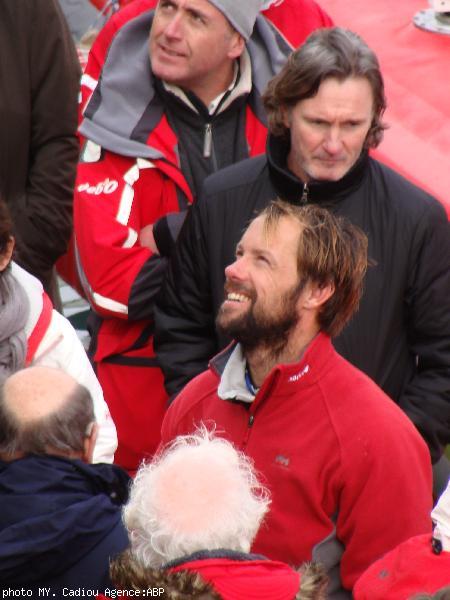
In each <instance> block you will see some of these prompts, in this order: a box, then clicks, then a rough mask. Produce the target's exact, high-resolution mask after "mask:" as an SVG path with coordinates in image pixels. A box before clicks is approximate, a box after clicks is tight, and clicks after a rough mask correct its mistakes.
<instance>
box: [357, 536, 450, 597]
mask: <svg viewBox="0 0 450 600" xmlns="http://www.w3.org/2000/svg"><path fill="white" fill-rule="evenodd" d="M430 540H431V536H430V535H419V536H416V537H413V538H411V539H409V540H407V541H406V542H404V543H403V544H400V545H399V546H398V547H397V548H395V549H394V550H392V551H391V552H388V553H387V554H386V556H384V557H383V558H382V559H380V560H378V561H377V562H376V563H374V564H373V565H372V566H371V567H369V568H368V569H367V571H366V572H365V573H364V574H363V575H362V576H361V577H360V578H359V580H358V581H357V583H356V585H355V588H354V590H353V596H354V599H355V600H405V598H412V597H413V596H414V595H415V594H419V593H427V594H433V593H434V592H436V591H437V590H439V589H440V588H442V587H445V586H450V552H442V553H441V554H434V553H433V551H432V549H431V541H430Z"/></svg>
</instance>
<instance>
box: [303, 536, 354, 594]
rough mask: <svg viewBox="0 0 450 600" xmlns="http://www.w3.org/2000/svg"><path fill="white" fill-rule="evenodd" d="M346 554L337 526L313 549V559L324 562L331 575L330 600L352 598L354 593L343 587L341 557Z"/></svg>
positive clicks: (329, 575) (329, 585)
mask: <svg viewBox="0 0 450 600" xmlns="http://www.w3.org/2000/svg"><path fill="white" fill-rule="evenodd" d="M343 554H344V545H343V544H342V542H340V541H339V540H338V538H337V537H336V528H334V529H333V531H332V532H331V533H330V535H329V536H328V537H326V538H325V539H323V540H322V541H321V542H320V543H319V544H317V546H314V548H313V551H312V560H313V561H314V562H318V563H322V564H323V565H324V567H325V568H326V570H327V573H328V577H329V580H330V582H329V584H328V595H327V598H328V600H351V598H352V594H351V592H349V591H348V590H345V589H344V588H343V587H342V581H341V572H340V565H341V558H342V555H343Z"/></svg>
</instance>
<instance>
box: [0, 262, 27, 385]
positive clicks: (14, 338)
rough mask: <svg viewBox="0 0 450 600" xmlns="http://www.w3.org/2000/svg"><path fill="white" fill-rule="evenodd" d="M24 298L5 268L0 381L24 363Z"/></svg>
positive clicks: (0, 279)
mask: <svg viewBox="0 0 450 600" xmlns="http://www.w3.org/2000/svg"><path fill="white" fill-rule="evenodd" d="M29 311H30V307H29V303H28V298H27V295H26V293H25V290H24V289H23V287H22V286H21V285H20V283H19V282H18V281H17V280H16V279H14V277H13V275H12V273H11V269H10V268H8V269H7V270H6V271H4V272H3V273H2V274H1V275H0V383H1V382H3V381H4V380H5V379H6V378H7V377H8V375H10V374H11V373H14V372H15V371H18V370H19V369H21V368H23V367H24V366H25V358H26V354H27V336H26V333H25V329H24V328H25V323H26V322H27V318H28V314H29Z"/></svg>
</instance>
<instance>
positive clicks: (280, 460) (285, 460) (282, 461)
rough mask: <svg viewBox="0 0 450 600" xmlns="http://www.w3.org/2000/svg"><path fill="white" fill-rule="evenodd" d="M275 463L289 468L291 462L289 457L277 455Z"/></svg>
mask: <svg viewBox="0 0 450 600" xmlns="http://www.w3.org/2000/svg"><path fill="white" fill-rule="evenodd" d="M275 462H276V463H278V464H279V465H281V466H283V467H288V466H289V463H290V460H289V458H288V457H287V456H283V454H277V455H276V456H275Z"/></svg>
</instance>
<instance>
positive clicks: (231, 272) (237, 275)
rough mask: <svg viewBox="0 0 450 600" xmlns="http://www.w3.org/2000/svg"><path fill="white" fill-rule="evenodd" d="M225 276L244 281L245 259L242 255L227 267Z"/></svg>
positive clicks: (232, 279) (229, 278) (231, 279)
mask: <svg viewBox="0 0 450 600" xmlns="http://www.w3.org/2000/svg"><path fill="white" fill-rule="evenodd" d="M225 277H226V279H227V280H229V281H243V280H244V279H245V278H246V268H245V260H244V258H243V257H242V256H240V257H239V258H236V260H235V261H234V262H233V263H231V265H228V267H226V268H225Z"/></svg>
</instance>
